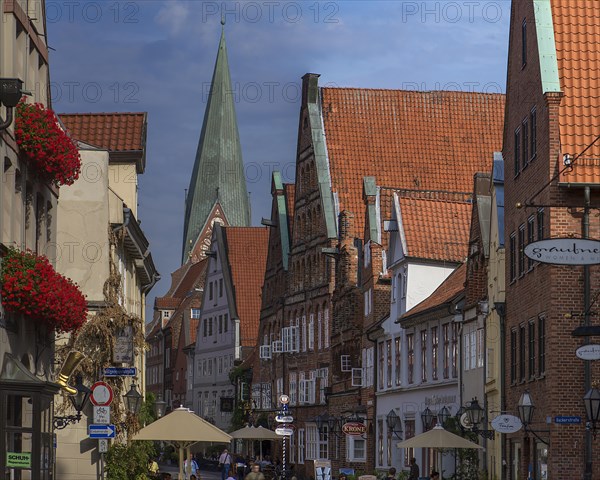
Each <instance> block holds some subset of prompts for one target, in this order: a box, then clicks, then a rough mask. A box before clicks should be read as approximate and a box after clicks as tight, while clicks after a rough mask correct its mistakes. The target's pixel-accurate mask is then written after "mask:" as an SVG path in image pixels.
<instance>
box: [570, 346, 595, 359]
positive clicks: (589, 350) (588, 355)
mask: <svg viewBox="0 0 600 480" xmlns="http://www.w3.org/2000/svg"><path fill="white" fill-rule="evenodd" d="M575 355H577V357H579V358H581V359H582V360H600V345H594V344H590V345H584V346H582V347H579V348H578V349H577V351H576V352H575Z"/></svg>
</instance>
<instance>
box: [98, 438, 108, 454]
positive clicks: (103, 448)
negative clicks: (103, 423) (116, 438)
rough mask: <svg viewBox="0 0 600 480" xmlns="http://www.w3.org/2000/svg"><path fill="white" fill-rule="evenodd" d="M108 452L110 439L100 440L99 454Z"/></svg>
mask: <svg viewBox="0 0 600 480" xmlns="http://www.w3.org/2000/svg"><path fill="white" fill-rule="evenodd" d="M106 452H108V438H99V439H98V453H106Z"/></svg>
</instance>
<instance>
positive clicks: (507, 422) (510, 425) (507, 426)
mask: <svg viewBox="0 0 600 480" xmlns="http://www.w3.org/2000/svg"><path fill="white" fill-rule="evenodd" d="M522 426H523V423H522V422H521V419H520V418H519V417H515V416H514V415H498V416H497V417H496V418H494V419H493V420H492V428H493V429H494V430H496V431H497V432H498V433H515V432H518V431H519V430H521V427H522Z"/></svg>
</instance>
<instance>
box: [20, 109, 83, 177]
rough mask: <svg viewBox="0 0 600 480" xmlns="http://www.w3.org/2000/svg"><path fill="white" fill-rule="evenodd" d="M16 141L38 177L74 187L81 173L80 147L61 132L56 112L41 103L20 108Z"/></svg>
mask: <svg viewBox="0 0 600 480" xmlns="http://www.w3.org/2000/svg"><path fill="white" fill-rule="evenodd" d="M15 137H16V140H17V144H18V145H19V148H20V150H21V152H23V154H24V155H25V156H26V157H27V159H28V160H29V161H30V162H31V164H32V165H33V166H34V167H35V168H36V170H37V171H38V173H39V174H40V175H41V176H42V177H43V178H44V179H46V180H48V181H49V182H52V183H54V184H55V185H57V186H61V185H72V184H73V182H75V180H77V179H78V178H79V173H80V172H81V157H80V156H79V150H77V145H75V143H74V142H73V140H71V138H70V137H69V136H68V135H67V134H66V132H65V131H64V130H63V129H62V128H60V126H59V124H58V121H57V119H56V116H55V115H54V112H53V111H52V110H49V109H46V107H44V105H42V104H41V103H33V104H29V103H25V101H24V99H23V100H21V101H20V102H19V104H18V105H17V113H16V116H15Z"/></svg>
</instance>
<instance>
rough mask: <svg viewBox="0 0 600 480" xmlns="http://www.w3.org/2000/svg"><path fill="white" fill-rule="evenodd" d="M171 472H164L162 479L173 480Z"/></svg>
mask: <svg viewBox="0 0 600 480" xmlns="http://www.w3.org/2000/svg"><path fill="white" fill-rule="evenodd" d="M171 478H172V477H171V474H170V473H169V472H165V473H163V474H162V480H171Z"/></svg>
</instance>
